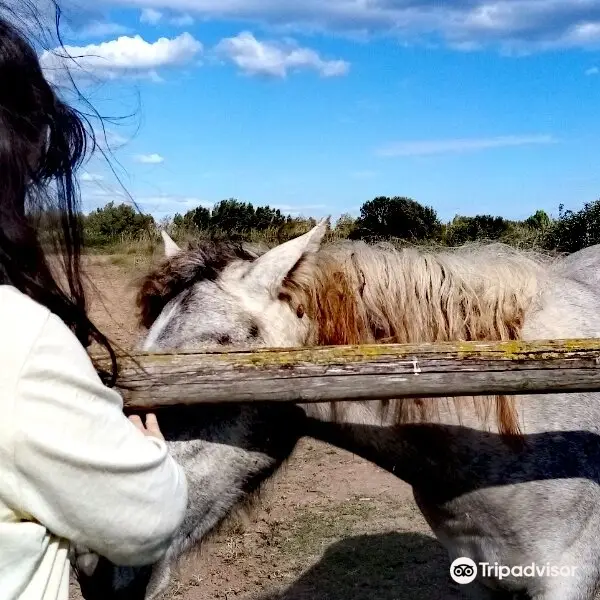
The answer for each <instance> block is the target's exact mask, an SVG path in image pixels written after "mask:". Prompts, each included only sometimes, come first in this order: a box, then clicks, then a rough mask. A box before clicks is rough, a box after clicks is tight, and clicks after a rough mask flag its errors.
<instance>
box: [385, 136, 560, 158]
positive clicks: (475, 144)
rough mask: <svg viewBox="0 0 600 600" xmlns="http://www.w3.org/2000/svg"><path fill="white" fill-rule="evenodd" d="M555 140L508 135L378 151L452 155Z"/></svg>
mask: <svg viewBox="0 0 600 600" xmlns="http://www.w3.org/2000/svg"><path fill="white" fill-rule="evenodd" d="M554 142H555V140H554V138H553V137H552V136H550V135H508V136H500V137H494V138H479V139H478V138H472V139H468V138H467V139H461V138H459V139H448V140H414V141H404V142H394V143H392V144H388V145H386V146H382V147H381V148H379V149H378V150H377V154H379V156H423V155H428V154H450V153H458V152H469V151H477V150H488V149H490V148H504V147H508V146H527V145H532V144H551V143H554Z"/></svg>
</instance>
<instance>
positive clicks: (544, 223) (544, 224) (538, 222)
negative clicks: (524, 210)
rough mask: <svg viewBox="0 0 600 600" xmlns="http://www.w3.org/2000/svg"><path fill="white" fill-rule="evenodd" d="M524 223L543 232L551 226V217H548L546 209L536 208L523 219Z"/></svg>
mask: <svg viewBox="0 0 600 600" xmlns="http://www.w3.org/2000/svg"><path fill="white" fill-rule="evenodd" d="M525 225H527V227H530V228H531V229H538V230H539V231H542V232H544V231H546V230H547V229H549V228H550V227H551V226H552V219H550V217H549V216H548V214H547V213H546V211H544V210H536V211H535V213H534V214H533V215H531V216H530V217H529V218H527V219H525Z"/></svg>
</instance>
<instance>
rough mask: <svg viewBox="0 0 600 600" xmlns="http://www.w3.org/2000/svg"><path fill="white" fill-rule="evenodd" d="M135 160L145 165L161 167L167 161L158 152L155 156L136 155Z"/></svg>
mask: <svg viewBox="0 0 600 600" xmlns="http://www.w3.org/2000/svg"><path fill="white" fill-rule="evenodd" d="M133 160H135V162H139V163H142V164H144V165H159V164H160V163H163V162H165V159H164V158H163V157H162V156H161V155H160V154H157V153H156V152H154V153H153V154H136V155H135V156H134V157H133Z"/></svg>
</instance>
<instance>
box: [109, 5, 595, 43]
mask: <svg viewBox="0 0 600 600" xmlns="http://www.w3.org/2000/svg"><path fill="white" fill-rule="evenodd" d="M102 1H105V2H108V0H102ZM111 2H118V3H120V4H121V5H126V6H137V7H141V6H143V7H152V8H154V9H156V10H161V9H163V10H172V11H183V12H186V13H189V14H191V15H197V16H199V17H201V18H217V19H231V20H247V21H253V22H260V23H266V24H268V25H270V26H276V27H280V28H285V29H288V30H290V31H293V30H295V31H298V30H303V31H306V30H331V31H337V32H347V33H361V34H364V33H367V34H369V33H381V32H391V33H393V34H394V35H397V36H399V37H401V38H402V39H404V40H406V41H416V40H423V39H425V40H427V41H439V40H440V39H441V40H443V41H445V42H446V43H447V44H450V45H451V46H453V47H455V48H457V49H461V50H473V49H476V48H478V47H480V46H489V45H496V46H501V47H503V48H505V49H523V48H525V47H526V48H529V49H536V48H541V49H544V48H554V47H590V46H598V45H600V3H599V2H598V1H597V0H462V1H460V2H459V1H456V2H449V1H448V2H439V1H438V0H327V2H323V1H322V0H303V1H302V2H283V1H282V0H111Z"/></svg>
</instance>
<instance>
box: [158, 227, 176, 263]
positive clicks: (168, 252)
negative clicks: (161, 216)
mask: <svg viewBox="0 0 600 600" xmlns="http://www.w3.org/2000/svg"><path fill="white" fill-rule="evenodd" d="M160 235H161V236H162V239H163V242H164V245H165V256H166V257H167V258H171V257H172V256H175V255H176V254H177V253H178V252H179V251H180V250H181V248H180V247H179V246H178V245H177V244H176V243H175V242H174V241H173V240H172V239H171V237H170V236H169V234H168V233H167V232H166V231H164V230H163V231H161V232H160Z"/></svg>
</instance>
